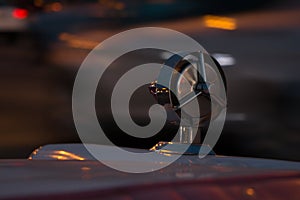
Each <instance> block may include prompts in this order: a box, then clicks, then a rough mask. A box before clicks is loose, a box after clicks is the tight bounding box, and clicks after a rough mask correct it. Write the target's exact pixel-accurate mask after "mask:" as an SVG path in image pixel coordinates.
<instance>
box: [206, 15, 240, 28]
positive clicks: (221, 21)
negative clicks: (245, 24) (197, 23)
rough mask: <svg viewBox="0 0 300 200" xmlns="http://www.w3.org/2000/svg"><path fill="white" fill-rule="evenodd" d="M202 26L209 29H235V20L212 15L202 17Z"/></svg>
mask: <svg viewBox="0 0 300 200" xmlns="http://www.w3.org/2000/svg"><path fill="white" fill-rule="evenodd" d="M204 24H205V26H206V27H209V28H217V29H224V30H235V29H237V23H236V19H234V18H230V17H220V16H214V15H206V16H204Z"/></svg>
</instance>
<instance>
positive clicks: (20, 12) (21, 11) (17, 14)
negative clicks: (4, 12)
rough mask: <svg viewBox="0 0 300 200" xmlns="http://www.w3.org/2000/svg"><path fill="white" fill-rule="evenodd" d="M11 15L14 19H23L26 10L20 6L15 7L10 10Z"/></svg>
mask: <svg viewBox="0 0 300 200" xmlns="http://www.w3.org/2000/svg"><path fill="white" fill-rule="evenodd" d="M12 16H13V17H14V18H16V19H25V18H27V16H28V11H27V10H26V9H22V8H16V9H14V10H13V12H12Z"/></svg>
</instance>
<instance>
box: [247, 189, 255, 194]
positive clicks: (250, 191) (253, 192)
mask: <svg viewBox="0 0 300 200" xmlns="http://www.w3.org/2000/svg"><path fill="white" fill-rule="evenodd" d="M245 193H246V194H247V195H248V196H253V195H254V194H255V191H254V189H253V188H247V189H246V192H245Z"/></svg>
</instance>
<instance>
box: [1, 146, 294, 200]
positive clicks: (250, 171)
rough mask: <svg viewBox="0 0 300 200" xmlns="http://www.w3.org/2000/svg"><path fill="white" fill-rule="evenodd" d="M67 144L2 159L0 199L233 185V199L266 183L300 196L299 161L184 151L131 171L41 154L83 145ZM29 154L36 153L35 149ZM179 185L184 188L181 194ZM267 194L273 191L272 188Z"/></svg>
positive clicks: (132, 193) (161, 192)
mask: <svg viewBox="0 0 300 200" xmlns="http://www.w3.org/2000/svg"><path fill="white" fill-rule="evenodd" d="M66 146H68V145H60V146H55V145H54V146H48V147H45V149H44V150H45V151H44V150H43V151H42V149H43V148H42V149H40V150H39V151H41V152H43V156H40V157H39V156H36V157H32V156H31V158H30V159H28V160H25V159H23V160H22V159H19V160H1V161H0V169H1V170H0V179H1V181H0V183H1V187H0V191H1V192H0V198H5V199H9V198H12V199H35V198H36V199H53V198H58V199H65V198H68V199H70V198H72V199H94V198H99V197H100V196H101V197H104V196H106V197H107V198H119V199H123V198H124V195H125V197H126V196H130V197H131V198H136V197H137V196H136V195H142V194H144V195H142V196H144V197H145V196H147V195H146V194H149V195H150V194H151V193H152V192H154V194H156V195H158V196H159V197H164V195H166V196H167V197H170V196H169V195H171V194H172V195H175V194H176V195H179V196H181V197H182V198H187V196H186V194H187V193H186V191H185V190H191V191H190V193H188V194H189V195H196V196H197V195H201V194H206V195H209V194H210V192H211V194H212V195H219V193H218V192H217V193H215V191H214V190H215V189H216V190H218V191H219V192H220V191H222V193H224V192H225V193H226V194H227V192H226V191H227V190H233V192H230V193H229V194H231V195H230V197H231V199H232V198H240V197H242V196H243V195H249V194H250V195H251V194H253V192H256V193H257V194H258V193H259V192H260V193H261V192H263V195H265V193H266V192H268V191H269V190H268V189H270V188H272V190H274V189H275V190H277V189H276V188H281V191H282V192H281V194H280V195H287V194H293V193H298V196H299V182H300V163H298V162H289V161H278V160H267V159H257V158H241V157H226V156H215V155H209V156H206V157H205V158H202V159H200V158H199V157H198V156H193V155H183V156H182V157H181V158H179V159H178V160H177V161H175V162H174V163H172V164H171V165H169V166H168V167H165V168H162V169H161V170H157V171H154V172H149V173H141V174H134V173H125V172H120V171H117V170H114V169H111V168H109V167H107V166H106V165H104V164H102V163H101V162H99V161H97V160H95V159H92V158H88V157H87V158H85V159H83V160H78V159H69V160H59V159H56V160H55V159H53V158H52V159H49V158H47V156H46V155H48V154H49V155H50V152H51V151H54V150H55V149H63V150H61V151H67V150H70V149H72V148H73V149H77V151H79V150H78V148H82V145H77V147H76V148H74V145H73V146H72V145H71V146H70V145H69V146H68V148H67V147H66ZM75 146H76V145H75ZM63 147H65V148H63ZM71 147H72V148H71ZM104 148H110V147H104ZM139 151H146V150H139ZM47 152H48V153H47ZM69 153H71V152H69ZM85 153H86V152H85ZM33 154H35V155H40V154H39V153H37V152H35V153H33ZM73 154H74V155H77V156H79V157H80V158H82V156H83V155H78V154H79V153H78V152H77V154H75V153H74V152H73ZM77 158H78V157H77ZM108 159H109V158H108ZM110 161H111V162H117V163H118V164H119V165H128V164H133V165H144V164H145V162H144V161H141V162H139V161H126V160H125V159H123V160H120V161H118V160H116V159H113V158H112V159H111V160H110ZM195 187H197V188H195ZM207 187H208V188H210V189H207ZM176 188H178V189H179V190H177V189H176ZM192 188H194V189H192ZM212 188H215V189H212ZM249 188H250V189H249ZM297 188H298V189H297ZM211 189H212V190H211ZM247 189H249V190H247ZM266 189H267V190H266ZM180 190H183V192H182V191H181V193H180ZM120 191H123V192H120ZM247 191H248V193H249V194H247ZM141 192H142V193H141ZM155 192H156V193H155ZM166 192H167V193H166ZM169 192H171V194H169ZM103 195H104V196H103ZM241 195H242V196H241ZM269 195H271V196H272V193H271V194H269ZM196 196H194V197H196ZM296 196H297V195H296ZM220 197H222V198H223V196H215V197H212V199H214V198H216V199H217V198H220ZM281 197H283V196H281ZM137 198H138V197H137Z"/></svg>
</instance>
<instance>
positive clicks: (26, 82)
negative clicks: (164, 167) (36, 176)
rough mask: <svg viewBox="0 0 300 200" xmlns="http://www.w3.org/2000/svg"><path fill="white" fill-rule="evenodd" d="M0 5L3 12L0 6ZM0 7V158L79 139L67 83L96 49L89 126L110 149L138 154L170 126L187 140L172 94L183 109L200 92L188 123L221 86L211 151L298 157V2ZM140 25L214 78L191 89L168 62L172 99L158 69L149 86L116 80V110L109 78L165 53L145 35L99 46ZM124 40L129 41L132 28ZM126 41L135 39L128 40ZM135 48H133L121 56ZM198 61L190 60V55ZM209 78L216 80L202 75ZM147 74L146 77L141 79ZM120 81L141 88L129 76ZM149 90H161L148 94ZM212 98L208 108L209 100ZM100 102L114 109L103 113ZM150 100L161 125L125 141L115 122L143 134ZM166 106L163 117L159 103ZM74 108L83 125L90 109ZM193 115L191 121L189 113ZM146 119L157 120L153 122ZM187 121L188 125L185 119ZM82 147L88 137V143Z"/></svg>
mask: <svg viewBox="0 0 300 200" xmlns="http://www.w3.org/2000/svg"><path fill="white" fill-rule="evenodd" d="M6 5H10V6H14V7H15V8H11V9H2V7H4V6H6ZM0 6H1V8H0V34H1V37H0V43H1V44H0V51H1V52H0V63H1V65H0V71H1V72H0V82H1V84H0V85H1V86H0V87H1V97H0V107H1V114H0V127H1V128H0V131H1V136H0V137H1V140H0V150H1V151H0V158H27V157H28V156H29V155H30V153H31V152H32V151H33V150H34V149H36V148H37V147H39V146H43V145H46V144H57V143H81V142H82V138H81V136H80V135H78V127H76V126H75V123H74V115H75V114H74V104H72V103H74V99H73V98H74V96H73V95H74V93H73V92H74V83H76V81H75V79H76V76H77V75H78V72H79V71H80V69H82V68H80V67H81V66H82V65H83V63H85V62H86V61H88V60H89V59H88V56H89V55H93V53H90V52H92V50H93V49H94V48H95V47H97V52H98V53H99V52H100V53H101V56H100V57H97V60H95V63H96V64H95V63H93V62H91V63H93V64H95V65H97V66H98V65H99V66H98V67H99V69H100V70H101V69H102V70H103V73H104V71H105V73H104V75H103V77H101V78H100V77H98V81H99V83H98V84H97V86H95V88H94V90H95V91H96V93H95V95H94V96H92V97H93V98H92V100H90V99H88V100H90V101H91V102H93V103H95V106H93V107H92V108H93V109H94V110H95V112H96V115H95V116H97V120H98V122H99V123H98V125H97V127H98V126H99V125H100V126H101V128H102V130H104V131H105V132H106V134H107V135H109V138H110V139H111V140H112V141H113V144H115V145H118V146H126V147H134V148H142V149H149V148H151V147H152V146H154V145H155V144H156V143H157V142H158V141H171V140H172V139H173V136H174V135H172V133H173V131H174V130H175V133H177V131H178V130H181V131H182V132H181V133H184V134H187V133H188V132H189V131H191V130H190V129H188V128H186V127H187V126H181V128H180V127H179V125H178V124H177V125H176V123H177V122H178V121H176V120H177V118H176V117H185V116H188V113H185V111H184V109H183V108H181V107H180V105H179V102H178V101H180V98H181V100H182V102H181V103H186V105H187V106H188V105H190V104H189V103H190V102H189V100H186V99H184V98H188V97H189V96H188V95H190V94H191V93H193V92H196V95H200V96H205V95H206V96H205V98H204V99H201V98H198V99H201V102H200V104H201V105H202V107H201V109H200V113H201V114H199V119H200V121H201V120H204V119H207V118H209V117H210V116H213V115H211V113H210V112H212V110H213V109H211V108H210V106H211V104H210V103H211V102H210V100H211V99H213V98H214V97H213V95H212V94H209V93H207V91H208V90H209V89H212V91H213V92H219V91H218V90H215V89H214V86H216V85H218V84H221V83H223V84H225V88H226V96H227V105H226V108H227V113H226V120H225V125H224V128H222V133H221V135H220V137H219V138H218V141H217V143H216V144H215V145H214V147H213V149H214V150H215V152H216V153H217V154H220V155H230V156H250V157H262V158H275V159H283V160H294V161H299V160H300V153H299V152H300V147H299V141H300V134H299V133H300V125H299V120H300V109H299V108H300V107H299V101H300V93H299V88H300V78H299V72H298V71H299V65H300V55H299V52H300V39H299V31H300V29H299V27H300V26H299V20H298V19H299V18H300V12H299V11H300V3H299V2H298V1H294V0H288V1H277V0H268V1H258V0H253V1H235V0H225V1H197V0H133V1H129V0H112V1H110V0H87V1H86V0H13V1H8V0H0ZM143 27H158V28H166V29H168V30H175V31H178V32H180V33H183V34H185V35H187V36H188V37H190V38H192V39H193V40H194V41H196V42H197V43H199V44H200V45H201V46H203V47H204V48H205V50H206V51H207V55H208V56H209V58H210V59H211V60H210V61H209V62H207V63H206V64H204V65H205V67H204V69H206V70H208V71H209V70H211V71H210V72H208V75H207V76H208V77H213V79H214V81H211V82H210V83H207V84H205V83H203V82H201V81H202V79H203V80H204V81H205V78H203V77H202V78H201V77H199V75H198V74H197V72H195V69H194V68H193V67H191V65H188V64H187V63H186V62H183V61H181V62H179V63H177V64H178V67H174V69H175V70H176V73H182V76H178V77H179V78H178V80H177V79H176V80H175V79H174V80H175V81H177V82H176V83H177V85H176V84H175V83H174V85H175V86H174V87H175V89H177V91H178V93H180V95H181V96H180V98H178V99H176V98H175V97H174V96H172V95H173V93H171V92H168V90H169V89H170V88H167V87H160V86H159V85H155V81H157V80H158V79H159V72H160V71H158V72H157V74H156V75H155V76H153V79H152V78H147V77H145V78H143V79H144V80H146V79H147V81H148V84H146V83H143V84H142V85H140V86H139V87H137V86H136V85H134V84H132V85H130V86H128V87H122V84H119V88H121V89H120V90H119V91H122V92H123V93H126V91H127V92H128V93H130V92H131V95H132V97H131V98H128V102H127V104H128V106H127V107H128V110H129V111H128V112H127V111H126V110H125V109H124V108H123V107H122V106H123V103H124V102H125V98H115V99H113V98H114V93H113V92H114V89H116V91H118V90H117V89H118V88H115V87H116V85H117V84H118V81H122V80H123V79H122V77H123V75H124V74H126V72H128V71H130V70H131V69H133V67H134V66H138V65H143V64H146V63H148V64H149V63H157V64H158V65H162V64H163V63H166V62H170V61H169V59H170V57H171V56H172V53H171V54H170V52H169V51H168V50H165V49H154V48H152V47H153V46H151V45H150V44H148V43H147V39H144V40H143V41H138V40H134V41H138V42H131V40H130V39H128V40H127V39H124V40H121V39H120V40H119V41H118V40H115V43H113V44H114V45H115V46H114V47H115V48H114V49H109V48H108V47H107V45H106V44H107V43H102V42H103V41H107V42H108V41H111V40H113V39H116V38H117V37H112V36H114V35H116V34H119V33H122V32H124V31H128V30H133V29H137V28H143ZM147 30H150V29H147ZM134 33H135V34H137V35H138V34H140V32H138V31H137V30H136V32H134ZM144 33H145V34H146V35H147V34H148V36H149V38H151V37H152V36H153V37H154V36H157V37H158V38H160V41H161V42H159V43H160V44H161V45H164V44H168V45H170V46H172V45H173V46H172V47H174V46H176V47H177V45H178V47H179V48H178V52H180V53H182V51H183V52H184V51H187V49H189V48H186V47H185V44H188V43H186V42H182V41H181V40H179V38H176V37H171V35H169V34H165V33H163V32H159V31H157V32H156V31H153V32H151V31H145V32H144ZM124 38H125V36H124ZM132 39H136V37H135V36H132ZM149 41H151V40H150V39H149V40H148V42H149ZM189 41H191V40H189ZM146 43H147V45H146V47H145V49H142V50H133V49H131V47H136V46H137V44H146ZM124 44H126V45H128V47H130V48H129V49H131V51H130V52H126V53H125V54H124V55H121V56H119V58H118V59H115V60H114V61H111V60H110V59H111V58H112V57H113V55H114V54H113V53H115V52H121V51H123V50H124V49H125V48H124V46H123V45H124ZM151 44H152V43H151ZM124 51H125V50H124ZM123 53H124V52H123ZM97 55H98V54H97ZM99 55H100V54H99ZM205 55H206V54H205ZM189 59H191V60H193V58H189ZM108 61H111V63H110V65H109V67H108V68H107V69H106V70H104V67H103V65H102V64H103V63H106V62H108ZM198 61H199V63H200V61H201V59H200V58H199V60H198ZM215 61H216V62H215ZM217 62H218V64H216V63H217ZM211 63H214V64H215V65H216V66H217V67H215V68H213V67H211V65H214V64H211ZM101 67H102V68H101ZM149 67H152V66H149ZM154 68H155V67H154V66H153V69H154ZM197 69H198V68H197ZM214 70H215V71H214ZM81 71H84V70H81ZM216 71H217V75H216V74H214V73H216ZM97 73H98V72H97ZM97 73H96V72H95V73H91V74H89V77H90V78H87V80H86V82H85V83H86V84H89V83H90V82H89V81H92V80H94V79H93V77H94V75H95V76H96V74H97ZM150 73H152V71H151V70H150V71H149V77H150ZM209 73H210V74H209ZM98 75H99V74H98ZM124 77H126V76H124ZM135 78H137V79H136V80H135ZM148 79H149V80H148ZM209 79H212V78H209ZM130 80H132V83H138V82H139V81H140V82H142V80H140V79H138V76H133V77H131V78H130ZM151 82H153V83H152V85H151ZM201 83H202V84H201ZM172 84H173V83H172ZM150 85H151V86H150ZM123 86H124V85H123ZM135 87H136V88H135ZM151 87H152V88H151ZM122 88H123V89H122ZM134 88H135V89H134ZM149 88H150V92H149ZM85 92H86V94H87V93H88V92H89V91H88V90H86V91H85ZM122 92H121V93H122ZM123 93H122V94H123ZM158 93H159V94H167V95H165V96H159V94H158ZM175 93H176V92H175ZM175 93H174V94H175ZM84 94H85V93H84ZM84 94H82V95H84ZM126 94H127V93H126ZM119 100H122V101H119ZM202 100H203V101H202ZM215 100H216V102H219V103H220V99H217V98H215ZM221 100H222V99H221ZM126 101H127V100H126ZM112 102H117V103H116V105H117V106H116V108H113V109H115V110H113V109H112V106H111V105H112V104H113V103H112ZM222 103H224V102H222V101H221V104H222ZM124 104H125V103H124ZM154 104H156V105H157V104H160V108H162V106H164V107H163V108H165V110H166V113H167V114H168V117H169V121H171V122H172V123H173V124H172V123H171V122H170V124H167V125H166V126H165V127H164V128H165V129H162V130H158V131H157V132H159V133H158V134H157V135H156V136H155V134H154V135H153V134H152V133H150V132H149V133H148V132H147V131H145V132H144V131H139V132H140V135H131V136H128V135H130V134H129V133H128V132H126V131H124V130H122V129H121V128H120V127H119V125H120V124H121V125H120V126H122V123H123V122H124V123H125V122H127V120H128V119H129V118H130V119H132V122H134V124H135V125H132V126H131V127H134V128H135V129H136V130H144V129H142V128H143V127H147V125H149V124H151V121H152V117H154V116H155V117H154V118H157V119H160V118H159V116H161V115H160V114H159V113H158V114H157V115H155V114H153V115H152V114H151V113H152V111H153V113H155V112H156V111H155V109H154V107H151V106H152V105H154ZM169 104H170V105H171V107H170V109H171V110H172V112H173V114H170V112H171V111H170V110H168V109H167V108H166V107H168V106H169ZM161 105H162V106H161ZM92 108H91V110H93V109H92ZM150 108H151V109H150ZM80 109H82V110H80V115H78V116H76V120H75V121H76V123H80V124H81V125H83V126H86V127H89V125H90V118H89V116H91V115H93V114H92V113H91V112H89V111H90V110H89V108H87V107H86V108H80ZM126 109H127V108H126ZM149 110H150V112H149ZM190 110H193V111H195V112H196V110H194V109H190ZM154 111H155V112H154ZM169 111H170V112H169ZM114 112H115V113H116V115H118V116H120V120H119V121H118V120H116V119H115V118H114V117H115V116H113V115H114V114H113V113H114ZM180 112H181V113H180ZM186 112H188V111H186ZM128 113H129V114H128ZM127 114H128V115H127ZM124 116H125V117H124ZM128 116H129V117H128ZM195 116H197V114H193V117H194V118H196V117H195ZM122 117H123V118H122ZM213 117H215V116H213ZM154 118H153V119H154ZM186 119H187V118H186ZM154 121H155V120H154ZM156 121H157V123H160V121H161V120H156ZM167 121H168V120H167ZM182 121H184V120H182ZM186 121H189V120H186ZM186 121H185V122H186ZM191 121H193V120H191ZM175 122H176V123H175ZM201 122H203V121H201ZM128 123H129V121H128ZM187 123H188V124H189V125H191V124H192V125H194V124H193V122H190V121H189V122H187ZM174 124H175V125H174ZM200 124H201V125H200V128H199V130H200V129H201V131H202V133H206V132H207V125H208V124H209V122H207V121H206V124H205V123H200ZM123 125H124V124H123ZM192 125H191V126H192ZM76 128H77V129H76ZM125 129H126V128H125ZM88 130H89V129H88ZM126 130H127V129H126ZM153 130H154V129H153ZM155 130H156V129H155ZM196 132H197V130H196ZM139 137H140V138H139ZM199 137H200V136H199ZM204 137H205V134H202V135H201V138H202V140H201V141H205V139H204ZM137 138H138V139H137ZM103 141H104V140H103ZM182 141H186V142H187V141H189V142H190V139H187V138H183V139H182V140H181V142H182ZM199 141H200V139H199ZM90 143H98V142H95V140H94V139H91V140H90ZM99 143H101V141H100V142H99Z"/></svg>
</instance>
